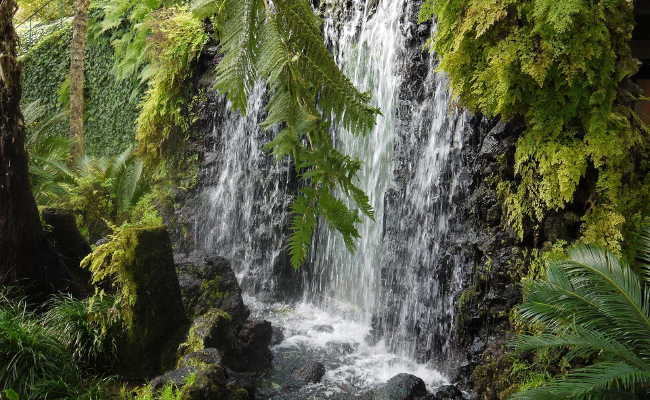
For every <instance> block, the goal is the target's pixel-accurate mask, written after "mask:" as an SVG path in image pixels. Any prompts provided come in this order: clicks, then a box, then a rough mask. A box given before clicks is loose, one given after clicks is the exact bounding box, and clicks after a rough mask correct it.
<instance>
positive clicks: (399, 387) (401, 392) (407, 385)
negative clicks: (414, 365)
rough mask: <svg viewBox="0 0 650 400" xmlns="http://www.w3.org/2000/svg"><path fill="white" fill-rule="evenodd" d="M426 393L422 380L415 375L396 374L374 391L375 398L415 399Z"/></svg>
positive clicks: (376, 399)
mask: <svg viewBox="0 0 650 400" xmlns="http://www.w3.org/2000/svg"><path fill="white" fill-rule="evenodd" d="M426 395H427V388H426V385H425V384H424V381H423V380H422V379H420V378H418V377H417V376H414V375H409V374H398V375H395V376H394V377H392V378H390V380H389V381H388V382H386V384H384V386H383V387H381V388H379V389H377V390H376V391H375V392H374V399H375V400H417V399H419V398H422V397H424V396H426Z"/></svg>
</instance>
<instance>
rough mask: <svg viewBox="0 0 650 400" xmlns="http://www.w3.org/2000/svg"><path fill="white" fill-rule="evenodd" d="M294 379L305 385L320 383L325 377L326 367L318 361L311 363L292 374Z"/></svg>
mask: <svg viewBox="0 0 650 400" xmlns="http://www.w3.org/2000/svg"><path fill="white" fill-rule="evenodd" d="M291 375H292V376H293V378H295V379H296V380H299V381H303V382H305V383H318V382H320V381H321V380H322V379H323V376H324V375H325V366H324V365H323V364H322V363H319V362H316V361H310V362H308V363H307V364H306V365H304V366H303V367H301V368H299V369H297V370H295V371H294V372H293V374H291Z"/></svg>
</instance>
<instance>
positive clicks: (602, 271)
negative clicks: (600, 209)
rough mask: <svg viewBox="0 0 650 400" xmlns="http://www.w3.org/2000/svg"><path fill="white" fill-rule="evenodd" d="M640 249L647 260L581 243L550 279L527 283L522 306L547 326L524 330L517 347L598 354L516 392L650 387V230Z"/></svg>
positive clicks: (553, 266) (639, 392) (626, 394)
mask: <svg viewBox="0 0 650 400" xmlns="http://www.w3.org/2000/svg"><path fill="white" fill-rule="evenodd" d="M638 250H639V251H638V256H639V258H638V259H639V262H638V263H637V264H636V265H629V264H628V263H627V262H626V261H625V260H623V259H622V258H620V257H619V256H617V255H616V254H614V253H612V252H610V251H608V250H605V249H603V248H599V247H594V246H577V247H574V248H572V249H571V250H569V252H568V258H567V259H562V260H560V261H555V262H551V263H550V264H549V265H548V270H547V272H546V278H545V279H543V280H537V281H530V282H528V283H527V284H526V286H525V301H524V303H523V304H522V305H521V306H520V307H519V313H520V315H521V317H522V318H523V319H524V320H526V321H527V322H529V323H530V324H533V325H536V326H539V327H540V328H541V329H543V332H542V333H540V334H538V335H522V336H519V337H518V338H517V339H516V340H515V341H514V342H513V346H514V349H515V350H516V351H517V352H519V353H526V352H530V351H547V350H553V349H560V350H564V351H565V354H564V355H563V359H564V360H565V361H567V362H571V361H574V360H576V359H580V360H591V361H592V362H588V365H586V366H583V367H580V368H575V369H573V370H571V371H569V372H568V373H567V374H566V375H563V376H559V377H557V378H555V379H552V380H549V381H546V382H543V383H541V384H540V385H539V387H536V388H533V389H529V390H526V391H523V392H520V393H518V394H516V395H514V396H513V397H512V398H513V399H591V398H605V399H609V398H612V399H613V398H626V399H633V398H646V397H647V396H648V395H649V394H650V363H649V362H648V358H649V357H650V347H648V338H647V336H648V331H649V330H650V303H649V301H650V298H649V297H648V293H649V292H648V290H649V286H648V285H649V283H650V280H649V277H648V271H649V270H648V268H650V231H646V232H645V234H644V235H643V239H642V241H641V245H640V248H639V249H638ZM583 362H584V361H583Z"/></svg>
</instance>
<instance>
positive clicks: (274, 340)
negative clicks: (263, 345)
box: [271, 326, 284, 346]
mask: <svg viewBox="0 0 650 400" xmlns="http://www.w3.org/2000/svg"><path fill="white" fill-rule="evenodd" d="M283 341H284V330H283V329H282V328H281V327H279V326H274V327H273V328H272V333H271V346H275V345H277V344H280V343H282V342H283Z"/></svg>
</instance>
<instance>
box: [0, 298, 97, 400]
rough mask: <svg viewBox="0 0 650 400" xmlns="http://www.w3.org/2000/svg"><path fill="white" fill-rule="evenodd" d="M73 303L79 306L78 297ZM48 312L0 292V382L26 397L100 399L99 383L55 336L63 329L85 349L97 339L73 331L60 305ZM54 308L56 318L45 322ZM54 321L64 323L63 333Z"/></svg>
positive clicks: (81, 306) (4, 386)
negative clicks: (82, 367) (74, 337)
mask: <svg viewBox="0 0 650 400" xmlns="http://www.w3.org/2000/svg"><path fill="white" fill-rule="evenodd" d="M11 297H13V298H15V297H16V296H15V294H14V295H13V296H11ZM55 302H57V303H58V300H57V301H55ZM72 302H73V300H70V301H69V302H68V305H72ZM74 302H77V304H75V305H74V307H75V308H77V309H82V308H85V306H84V305H83V304H82V303H80V302H79V301H78V300H74ZM51 313H52V314H50V317H45V318H43V317H41V316H39V315H38V314H36V313H35V312H33V311H30V309H29V306H28V304H27V303H26V302H25V301H24V300H12V299H10V296H9V295H8V294H7V293H6V292H4V293H2V294H0V361H1V363H0V387H2V388H3V389H7V390H9V389H10V390H11V391H12V392H13V393H15V394H16V395H18V396H19V398H20V399H27V400H30V399H35V400H36V399H43V398H48V399H69V398H75V399H89V400H90V399H97V400H99V399H103V398H105V395H104V391H103V390H104V385H103V382H102V381H101V380H97V379H95V378H93V377H92V376H91V375H88V374H87V373H86V372H84V371H83V370H81V369H80V368H79V367H78V365H77V364H75V362H74V359H73V355H72V352H71V351H70V349H69V348H68V347H67V345H71V344H72V343H66V342H64V341H61V340H60V338H61V335H64V336H65V335H68V334H69V335H72V336H76V337H78V338H81V340H80V341H79V342H78V343H79V344H80V345H82V346H84V347H85V348H88V343H89V342H93V341H96V340H97V338H92V337H91V336H87V335H83V334H81V335H80V334H79V332H75V329H76V328H75V326H78V325H77V323H76V322H73V321H72V320H69V319H68V315H66V314H65V313H62V312H61V310H60V309H59V311H55V310H53V311H51ZM57 313H58V318H57V319H56V321H57V323H56V324H53V325H51V324H50V322H54V320H53V319H51V316H52V315H53V314H57ZM60 324H66V325H68V326H69V328H68V329H67V331H66V333H61V332H59V331H58V329H59V328H60V327H61V325H60ZM85 324H86V326H89V324H90V322H88V321H86V322H85ZM9 398H11V397H9Z"/></svg>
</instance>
